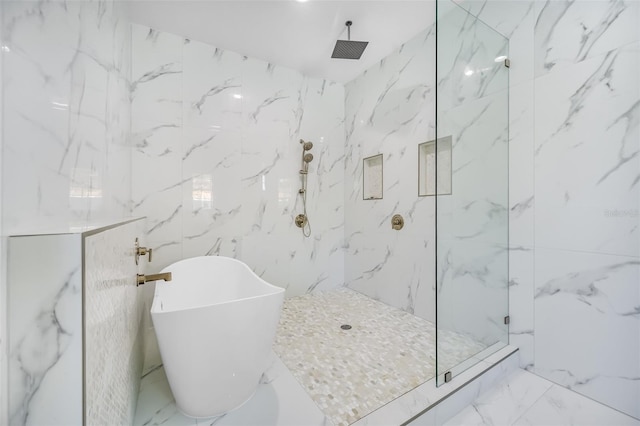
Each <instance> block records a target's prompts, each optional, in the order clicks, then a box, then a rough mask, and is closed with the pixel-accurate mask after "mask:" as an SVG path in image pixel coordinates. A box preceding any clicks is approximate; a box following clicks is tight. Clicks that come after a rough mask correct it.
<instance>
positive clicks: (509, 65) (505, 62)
mask: <svg viewBox="0 0 640 426" xmlns="http://www.w3.org/2000/svg"><path fill="white" fill-rule="evenodd" d="M504 66H505V67H507V68H511V59H509V58H507V59H505V60H504Z"/></svg>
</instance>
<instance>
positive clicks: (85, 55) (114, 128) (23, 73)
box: [2, 1, 131, 233]
mask: <svg viewBox="0 0 640 426" xmlns="http://www.w3.org/2000/svg"><path fill="white" fill-rule="evenodd" d="M2 7H3V15H4V16H3V23H4V25H3V26H4V28H5V30H4V34H3V36H4V37H3V38H4V41H3V43H4V45H5V47H6V49H5V50H4V51H3V56H4V67H5V70H4V71H5V72H4V76H3V80H4V81H3V84H4V88H5V90H4V100H5V109H4V112H3V114H4V118H5V121H4V122H5V126H4V141H3V144H4V149H5V154H6V155H5V156H4V157H3V163H4V164H3V166H4V167H3V175H4V176H5V178H6V180H5V182H8V181H9V180H10V181H12V182H14V183H15V184H12V185H5V186H4V188H3V199H4V203H3V206H4V207H3V209H4V213H5V214H4V222H5V225H6V229H7V231H8V232H9V233H11V232H14V231H15V230H18V229H22V230H24V229H25V228H27V229H28V227H33V226H35V224H36V223H37V224H40V225H45V224H46V225H54V226H55V225H60V224H68V223H73V224H79V225H82V224H86V223H90V222H91V221H96V220H105V219H111V218H114V217H116V218H121V217H123V216H125V215H126V214H127V213H128V211H129V205H128V201H129V199H130V179H131V178H130V176H131V172H130V157H129V155H130V147H129V139H128V133H129V123H130V116H129V109H128V104H129V96H128V92H129V72H130V63H131V61H130V60H131V57H130V51H129V50H128V38H129V27H128V25H126V24H125V23H124V22H123V21H122V20H121V19H120V15H121V14H120V13H119V11H118V10H117V9H118V6H116V5H115V4H114V3H113V2H107V1H101V2H71V3H69V4H64V3H59V2H51V3H33V2H3V5H2Z"/></svg>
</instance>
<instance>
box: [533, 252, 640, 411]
mask: <svg viewBox="0 0 640 426" xmlns="http://www.w3.org/2000/svg"><path fill="white" fill-rule="evenodd" d="M535 267H536V270H535V333H536V335H535V356H536V359H535V372H536V373H537V374H540V375H542V376H543V377H546V378H548V379H550V380H552V381H554V382H556V383H559V384H561V385H563V386H566V387H568V388H570V389H572V390H575V391H577V392H579V393H582V394H584V395H587V396H590V397H592V398H594V399H596V400H597V401H601V402H603V403H604V404H607V405H609V406H611V407H614V408H617V409H619V410H621V411H623V412H625V413H628V414H630V415H632V416H635V417H638V416H640V413H639V412H638V403H637V402H638V400H639V399H640V395H639V394H638V386H637V382H638V379H639V377H640V371H639V370H638V362H637V354H638V353H639V351H640V347H639V345H640V342H639V341H638V340H637V335H638V327H639V324H638V320H637V316H638V298H639V297H640V294H639V292H640V289H639V288H638V282H640V260H639V259H638V257H622V256H610V255H603V254H596V253H585V252H575V251H565V250H552V249H541V248H538V249H537V250H536V254H535Z"/></svg>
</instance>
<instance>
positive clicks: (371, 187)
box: [362, 154, 382, 200]
mask: <svg viewBox="0 0 640 426" xmlns="http://www.w3.org/2000/svg"><path fill="white" fill-rule="evenodd" d="M362 198H363V199H364V200H381V199H382V154H378V155H374V156H372V157H367V158H365V159H364V160H363V164H362Z"/></svg>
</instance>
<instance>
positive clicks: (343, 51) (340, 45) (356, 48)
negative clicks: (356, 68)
mask: <svg viewBox="0 0 640 426" xmlns="http://www.w3.org/2000/svg"><path fill="white" fill-rule="evenodd" d="M368 44H369V42H368V41H352V40H338V41H336V47H334V48H333V53H332V54H331V57H332V58H336V59H360V57H361V56H362V52H364V49H365V48H366V47H367V45H368Z"/></svg>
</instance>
